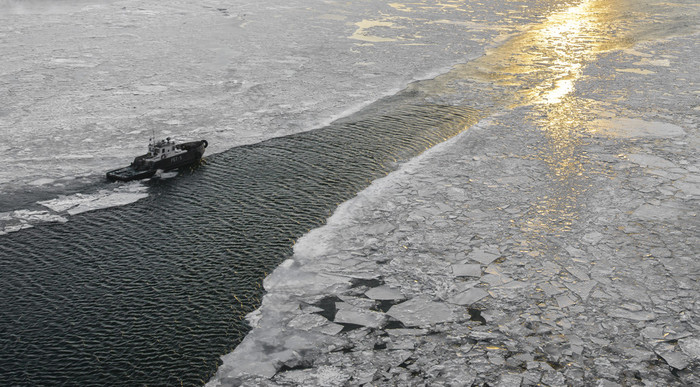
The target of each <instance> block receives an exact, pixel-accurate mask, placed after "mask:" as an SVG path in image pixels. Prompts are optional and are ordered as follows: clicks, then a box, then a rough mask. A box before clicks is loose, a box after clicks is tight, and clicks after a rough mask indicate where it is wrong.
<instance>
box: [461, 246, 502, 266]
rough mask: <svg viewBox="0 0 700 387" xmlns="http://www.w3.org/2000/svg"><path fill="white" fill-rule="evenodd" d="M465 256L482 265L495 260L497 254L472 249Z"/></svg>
mask: <svg viewBox="0 0 700 387" xmlns="http://www.w3.org/2000/svg"><path fill="white" fill-rule="evenodd" d="M467 258H469V259H471V260H473V261H476V262H479V263H481V264H482V265H488V264H490V263H491V262H493V261H495V260H497V259H498V258H499V256H498V255H497V254H493V253H489V252H486V251H484V250H482V249H474V251H472V252H471V253H469V255H468V256H467Z"/></svg>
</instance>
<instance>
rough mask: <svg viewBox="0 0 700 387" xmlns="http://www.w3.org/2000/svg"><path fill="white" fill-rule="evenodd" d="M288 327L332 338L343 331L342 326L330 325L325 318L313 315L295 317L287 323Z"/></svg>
mask: <svg viewBox="0 0 700 387" xmlns="http://www.w3.org/2000/svg"><path fill="white" fill-rule="evenodd" d="M289 327H290V328H295V329H301V330H304V331H314V332H321V333H325V334H327V335H330V336H334V335H336V334H338V333H339V332H340V331H342V330H343V326H342V325H339V324H335V323H332V322H330V321H328V320H327V319H326V318H325V317H323V316H321V315H318V314H314V313H310V314H302V315H299V316H297V317H295V318H294V319H292V321H290V322H289Z"/></svg>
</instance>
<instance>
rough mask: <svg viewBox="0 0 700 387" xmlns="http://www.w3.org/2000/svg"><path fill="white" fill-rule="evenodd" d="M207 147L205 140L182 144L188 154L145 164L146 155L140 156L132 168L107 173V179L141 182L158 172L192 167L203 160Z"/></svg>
mask: <svg viewBox="0 0 700 387" xmlns="http://www.w3.org/2000/svg"><path fill="white" fill-rule="evenodd" d="M207 145H208V144H207V142H206V141H205V140H201V141H193V142H187V143H184V144H180V145H178V147H179V148H180V149H182V150H185V151H187V152H186V153H180V154H178V155H175V156H171V157H167V158H165V157H164V158H162V159H160V160H157V161H155V162H152V161H148V162H144V161H143V160H144V158H145V155H144V156H139V157H137V158H136V159H134V162H133V163H131V165H130V166H128V167H124V168H119V169H115V170H113V171H109V172H107V179H108V180H110V181H131V180H140V179H146V178H149V177H152V176H153V175H155V173H156V172H157V171H158V170H161V171H170V170H173V169H178V168H182V167H186V166H189V165H192V164H194V163H196V162H197V161H199V160H200V159H201V158H202V155H204V148H206V147H207Z"/></svg>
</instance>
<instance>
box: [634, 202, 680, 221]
mask: <svg viewBox="0 0 700 387" xmlns="http://www.w3.org/2000/svg"><path fill="white" fill-rule="evenodd" d="M681 215H683V211H682V210H681V209H678V208H673V207H669V206H655V205H651V204H642V205H641V206H639V208H637V209H636V210H634V212H633V213H632V216H634V217H637V218H640V219H646V220H671V219H676V218H678V217H680V216H681Z"/></svg>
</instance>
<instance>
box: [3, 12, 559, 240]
mask: <svg viewBox="0 0 700 387" xmlns="http://www.w3.org/2000/svg"><path fill="white" fill-rule="evenodd" d="M531 3H532V2H518V1H507V2H494V3H488V2H487V3H486V4H482V3H478V2H444V3H443V2H432V1H429V2H415V3H408V4H404V5H401V4H398V3H388V2H384V1H369V2H361V3H357V2H346V3H343V2H334V1H328V2H325V1H314V2H311V3H309V2H308V1H276V0H267V1H259V2H252V3H251V2H233V3H231V2H218V1H201V2H187V1H171V2H168V3H167V4H165V3H162V2H155V1H147V2H143V1H86V0H81V1H74V2H70V1H69V2H61V3H56V2H51V1H44V0H35V1H2V2H0V42H2V43H1V44H0V54H1V55H2V58H3V59H2V66H1V67H0V86H1V87H2V89H3V90H5V92H3V93H2V94H1V95H0V105H1V106H2V108H0V163H2V165H3V166H4V167H3V169H2V170H1V171H0V193H2V195H0V222H2V223H1V224H0V233H2V232H9V231H14V230H17V229H19V228H22V227H27V226H28V225H31V224H35V223H36V222H39V221H46V220H48V221H64V220H65V219H66V218H67V217H66V215H69V214H67V213H66V211H64V209H65V208H71V206H73V207H75V206H77V205H78V204H76V203H79V204H80V205H81V207H80V209H78V210H77V211H75V212H80V211H84V210H90V209H94V208H101V207H105V206H109V205H120V204H123V203H124V202H128V201H130V200H131V201H133V200H138V199H140V198H142V197H144V195H145V189H143V188H142V187H140V186H132V187H126V188H125V187H120V188H118V189H117V191H118V192H116V193H117V195H114V196H112V195H110V194H112V193H114V192H113V190H114V188H113V186H111V185H110V186H104V185H103V184H101V183H102V181H103V179H102V178H103V176H104V172H106V171H107V170H110V169H114V168H117V167H120V166H123V165H126V164H128V163H129V162H130V161H131V160H132V159H133V157H134V156H136V155H139V154H143V153H145V149H146V145H147V143H148V139H149V138H150V137H152V136H154V135H155V136H156V137H159V138H160V137H166V136H170V137H174V138H175V139H181V140H184V139H201V138H205V139H207V140H208V141H209V144H210V147H209V149H208V150H207V152H208V154H212V153H217V152H220V151H223V150H226V149H229V148H231V147H233V146H240V145H244V144H253V143H257V142H259V141H261V140H264V139H268V138H272V137H278V136H282V135H288V134H292V133H298V132H302V131H306V130H310V129H313V128H318V127H322V126H323V125H325V124H328V123H330V122H331V121H333V120H334V119H335V118H338V117H342V116H345V115H347V114H349V113H351V112H353V111H357V110H358V109H360V108H361V107H363V106H366V105H367V104H369V103H371V102H373V101H376V100H377V99H379V98H381V97H383V96H387V95H391V94H393V93H395V92H397V91H398V90H400V89H403V88H404V87H405V86H406V85H407V84H408V83H409V82H411V81H412V80H415V79H422V78H429V77H431V76H434V75H436V74H438V73H441V72H444V71H446V70H447V69H449V67H450V66H452V65H454V64H456V63H461V62H464V61H467V60H469V59H471V58H474V57H476V56H479V55H481V54H482V53H483V49H484V48H485V47H486V46H488V45H489V44H492V43H493V41H494V39H495V38H496V37H498V36H501V35H503V36H505V35H507V34H508V33H512V32H514V31H515V30H517V29H518V28H522V27H523V26H524V25H526V24H527V23H528V22H530V21H532V20H533V19H537V17H539V16H541V15H544V14H546V13H547V12H548V8H549V7H550V6H553V5H551V4H550V3H557V2H547V1H543V2H538V3H536V4H531ZM526 4H527V5H526ZM540 10H541V12H540ZM75 193H81V194H90V195H91V196H88V197H80V196H79V197H77V198H76V197H70V198H68V199H67V200H68V201H67V202H63V201H62V202H61V203H56V202H55V201H52V202H49V203H48V204H49V205H48V206H47V205H45V204H37V202H43V201H45V200H54V199H56V198H58V197H59V196H67V195H72V194H75ZM27 209H30V210H32V211H31V212H26V211H20V212H16V213H15V212H14V211H17V210H27ZM3 230H5V231H3Z"/></svg>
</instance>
